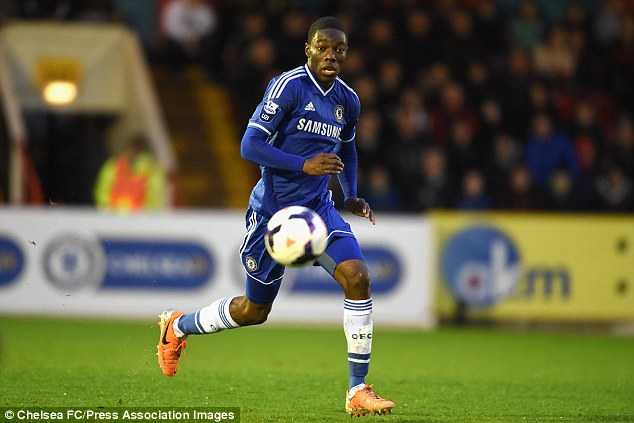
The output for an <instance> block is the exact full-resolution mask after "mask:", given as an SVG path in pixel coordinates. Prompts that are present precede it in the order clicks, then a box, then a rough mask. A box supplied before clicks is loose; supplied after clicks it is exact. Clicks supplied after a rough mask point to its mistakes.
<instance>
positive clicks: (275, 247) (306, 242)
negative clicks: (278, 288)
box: [264, 206, 328, 266]
mask: <svg viewBox="0 0 634 423" xmlns="http://www.w3.org/2000/svg"><path fill="white" fill-rule="evenodd" d="M266 229H267V230H266V234H265V235H264V245H265V246H266V251H268V253H269V254H270V255H271V257H273V260H275V261H277V262H278V263H280V264H283V265H285V266H304V265H307V264H310V263H312V262H313V261H314V260H315V259H316V258H317V257H319V256H320V255H322V254H323V252H324V251H325V250H326V241H327V239H328V229H327V228H326V224H325V223H324V221H323V220H322V218H321V217H320V216H319V215H318V214H317V213H315V212H314V211H312V210H311V209H309V208H307V207H302V206H290V207H286V208H283V209H281V210H279V211H278V212H277V213H275V214H274V215H273V217H271V219H270V220H269V223H268V224H267V228H266Z"/></svg>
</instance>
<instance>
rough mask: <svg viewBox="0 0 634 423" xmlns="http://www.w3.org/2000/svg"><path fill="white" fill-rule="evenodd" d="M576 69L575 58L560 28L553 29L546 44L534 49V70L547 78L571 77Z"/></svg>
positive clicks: (566, 37)
mask: <svg viewBox="0 0 634 423" xmlns="http://www.w3.org/2000/svg"><path fill="white" fill-rule="evenodd" d="M576 68H577V58H576V57H575V55H574V51H573V50H572V48H571V45H570V42H569V38H568V35H567V33H566V32H565V31H564V29H563V28H562V27H560V26H556V27H554V28H553V29H552V30H551V32H550V35H549V36H548V42H547V43H546V44H545V45H540V46H538V47H536V48H535V69H536V70H537V72H539V73H540V74H542V75H544V76H547V77H555V78H565V79H568V78H570V77H572V76H573V75H574V73H575V70H576Z"/></svg>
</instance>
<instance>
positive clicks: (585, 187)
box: [223, 0, 634, 212]
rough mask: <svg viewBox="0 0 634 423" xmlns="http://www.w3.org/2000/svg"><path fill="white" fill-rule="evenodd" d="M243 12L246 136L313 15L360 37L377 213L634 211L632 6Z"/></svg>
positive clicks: (231, 47) (443, 4)
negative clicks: (251, 117) (270, 82)
mask: <svg viewBox="0 0 634 423" xmlns="http://www.w3.org/2000/svg"><path fill="white" fill-rule="evenodd" d="M241 4H242V6H240V7H238V6H234V7H233V9H232V10H231V13H230V14H228V16H226V17H225V18H224V19H228V20H229V22H231V24H230V25H229V26H228V28H229V30H228V36H227V37H226V41H225V42H224V50H223V58H224V61H223V64H224V72H223V74H224V75H225V76H226V77H227V80H226V82H228V83H229V84H230V87H232V90H233V92H234V97H235V98H236V99H239V103H238V107H239V109H240V112H239V115H240V120H241V121H242V122H245V121H246V119H247V118H248V116H249V115H250V113H251V111H252V109H253V107H254V105H255V104H256V103H257V102H258V101H259V99H260V96H261V95H262V92H263V90H264V87H265V86H266V83H267V82H268V80H269V79H270V78H271V77H272V76H274V75H275V74H277V73H278V72H280V71H284V70H287V69H290V68H292V67H295V66H297V65H298V64H301V63H303V62H304V61H305V58H304V52H303V43H304V41H305V37H306V35H305V34H306V29H307V27H308V25H309V24H310V23H311V21H312V19H313V18H314V17H315V16H319V15H322V14H327V13H328V14H334V15H336V16H338V17H340V18H341V19H342V21H343V22H344V23H345V24H346V26H347V28H348V34H349V39H350V47H351V50H350V53H349V56H348V63H347V66H346V71H345V75H344V79H345V80H346V81H347V82H348V83H349V84H350V85H351V86H352V87H354V88H355V90H356V91H357V93H358V94H359V97H360V98H361V103H362V109H363V111H362V117H361V120H360V122H359V127H358V132H357V134H358V135H357V145H358V150H359V154H360V161H359V163H360V171H361V174H360V191H361V195H363V196H365V197H366V198H367V199H369V200H370V202H371V204H373V206H374V207H375V208H376V209H379V210H391V211H422V210H427V209H432V208H461V209H475V210H479V209H515V210H543V209H545V210H574V211H577V210H579V211H621V212H625V211H632V210H633V207H634V204H633V199H634V196H633V186H632V183H633V181H634V179H633V178H634V126H633V120H632V118H633V115H634V2H629V1H619V0H606V1H601V2H599V1H596V2H595V1H565V0H562V1H557V0H542V1H537V0H525V1H514V0H498V1H494V0H472V1H468V0H464V1H450V0H439V1H433V2H431V1H424V2H423V1H419V2H417V1H389V0H387V1H373V2H365V1H348V2H343V1H342V2H328V4H327V5H323V4H321V3H320V2H301V5H302V6H303V7H301V8H300V7H290V8H276V6H279V3H276V2H271V3H269V4H268V7H267V5H258V7H257V8H252V7H250V2H243V3H241ZM299 5H300V2H297V4H296V6H299ZM311 6H312V7H311Z"/></svg>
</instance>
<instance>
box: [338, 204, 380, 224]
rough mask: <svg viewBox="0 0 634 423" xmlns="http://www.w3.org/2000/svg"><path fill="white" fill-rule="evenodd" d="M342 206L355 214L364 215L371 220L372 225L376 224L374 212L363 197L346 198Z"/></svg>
mask: <svg viewBox="0 0 634 423" xmlns="http://www.w3.org/2000/svg"><path fill="white" fill-rule="evenodd" d="M344 206H345V207H346V209H347V210H348V211H350V212H352V213H353V214H356V215H357V216H361V217H366V218H368V219H369V220H370V222H372V224H373V225H376V221H375V220H374V212H373V211H372V208H370V205H369V204H368V203H367V202H366V201H365V200H364V199H363V198H358V197H356V198H348V199H347V200H346V201H345V202H344Z"/></svg>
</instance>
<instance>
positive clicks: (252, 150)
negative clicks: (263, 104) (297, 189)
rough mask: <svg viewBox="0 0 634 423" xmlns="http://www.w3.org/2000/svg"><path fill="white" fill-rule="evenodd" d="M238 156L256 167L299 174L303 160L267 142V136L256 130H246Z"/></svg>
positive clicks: (302, 166)
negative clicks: (291, 171) (293, 171)
mask: <svg viewBox="0 0 634 423" xmlns="http://www.w3.org/2000/svg"><path fill="white" fill-rule="evenodd" d="M240 155H241V156H242V158H243V159H245V160H249V161H251V162H253V163H255V164H257V165H260V166H265V167H273V168H277V169H285V170H295V171H297V172H301V171H302V170H303V168H304V158H303V157H302V156H298V155H296V154H290V153H287V152H285V151H282V150H280V149H279V148H277V147H274V146H272V145H271V144H269V143H268V142H267V135H266V134H265V133H264V132H262V131H260V130H259V129H256V128H251V127H249V128H247V130H246V131H245V132H244V136H243V137H242V143H241V144H240Z"/></svg>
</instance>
